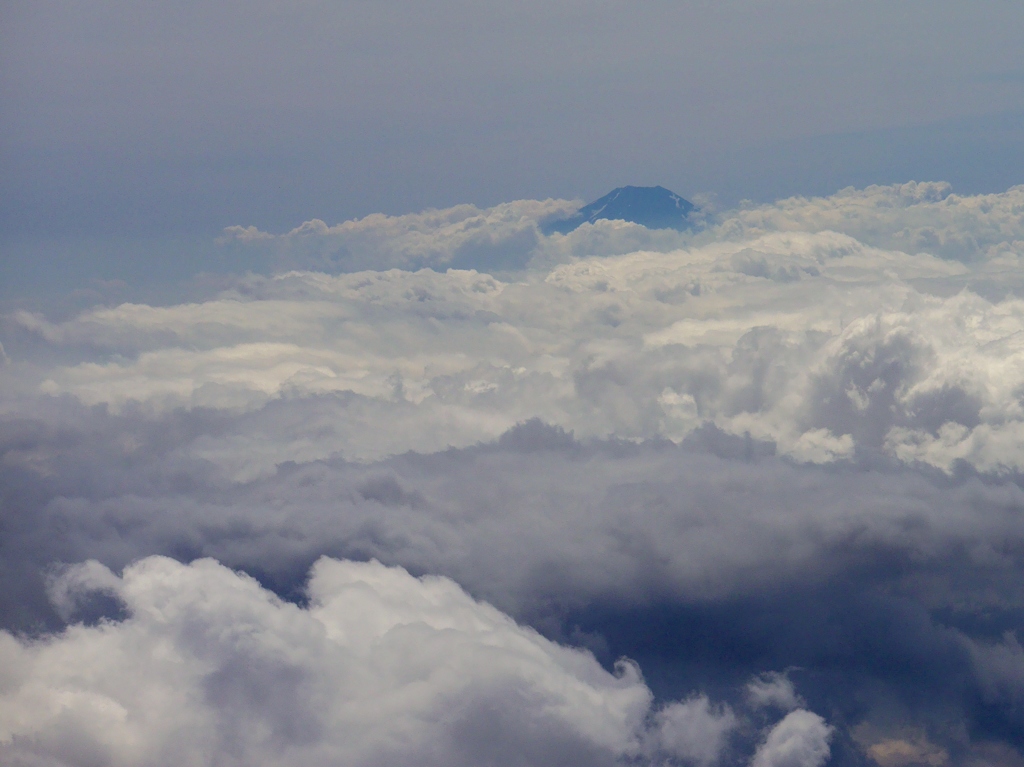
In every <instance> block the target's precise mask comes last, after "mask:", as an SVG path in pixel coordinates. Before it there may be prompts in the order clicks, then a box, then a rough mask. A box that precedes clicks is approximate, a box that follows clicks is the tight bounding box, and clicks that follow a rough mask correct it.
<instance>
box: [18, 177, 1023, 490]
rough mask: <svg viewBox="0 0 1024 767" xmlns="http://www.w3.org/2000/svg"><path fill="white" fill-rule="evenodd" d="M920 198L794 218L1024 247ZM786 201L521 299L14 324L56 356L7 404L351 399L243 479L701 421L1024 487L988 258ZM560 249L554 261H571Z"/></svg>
mask: <svg viewBox="0 0 1024 767" xmlns="http://www.w3.org/2000/svg"><path fill="white" fill-rule="evenodd" d="M908 189H910V192H908V191H907V190H906V189H904V188H902V187H901V188H889V187H886V188H884V189H882V188H879V189H870V190H865V191H864V192H863V193H856V194H855V193H853V192H844V193H841V194H840V195H837V196H836V197H835V198H828V199H826V200H813V201H804V202H803V203H801V204H802V205H804V206H805V207H806V206H811V208H814V209H815V210H817V208H823V209H826V210H829V211H839V212H838V213H835V215H836V216H839V218H840V219H842V220H843V221H847V220H848V221H853V222H856V221H860V220H861V218H863V217H864V216H866V215H867V213H864V211H865V210H867V211H875V212H876V213H877V212H878V211H883V212H886V213H885V215H886V216H890V218H891V217H892V216H895V218H891V220H890V218H886V219H884V220H875V219H872V221H873V222H874V223H871V224H870V226H871V227H875V229H877V230H878V231H896V229H894V227H897V228H898V227H899V226H901V223H900V222H901V221H902V219H900V218H899V215H902V214H900V211H904V212H906V211H911V212H912V213H913V215H914V216H927V215H934V216H936V217H938V218H937V219H936V220H937V221H938V220H940V219H941V220H943V221H944V220H946V219H944V218H942V217H943V216H952V215H953V213H950V210H952V209H957V210H959V208H960V207H964V208H966V209H967V210H968V212H967V213H962V215H961V214H960V213H958V214H956V216H954V219H955V220H960V218H958V217H957V216H959V217H961V218H962V217H963V216H968V218H970V217H971V216H973V218H971V220H972V221H973V220H975V219H978V220H981V219H984V217H985V216H986V215H988V216H990V217H992V220H991V221H988V219H985V220H986V221H988V223H987V224H985V225H986V226H988V227H989V228H990V229H992V230H993V231H999V232H1001V233H1002V234H1004V235H1006V236H1007V237H1010V236H1016V235H1015V234H1014V232H1016V231H1017V230H1016V229H1014V228H1013V227H1014V226H1017V224H1015V223H1013V222H1014V221H1017V219H1018V218H1019V216H1017V214H1016V213H1014V212H1013V211H1015V210H1016V207H1015V206H1016V205H1017V202H1016V200H1017V198H1018V197H1019V196H1020V194H1021V192H1020V191H1019V190H1017V189H1014V190H1010V191H1009V192H1006V193H1005V194H1004V195H1001V196H1000V195H996V196H991V197H992V199H991V200H989V199H987V198H986V199H985V200H979V199H976V198H951V197H949V196H947V197H945V198H942V197H941V195H938V193H934V194H933V193H932V192H928V189H930V187H929V188H925V187H920V188H919V187H913V188H909V187H908ZM922 189H924V191H923V192H922V191H921V190H922ZM933 191H934V190H933ZM911 192H913V194H911ZM908 195H910V196H909V197H908ZM933 198H934V199H933ZM531 205H532V206H533V207H530V206H531ZM551 205H554V203H550V204H549V203H535V204H534V203H530V204H529V205H528V204H527V203H525V202H523V203H509V204H508V205H507V206H504V207H502V206H499V207H498V208H495V209H491V210H490V211H476V209H472V210H470V209H469V208H466V209H465V210H463V209H462V208H459V209H452V210H450V211H430V212H427V213H424V214H417V215H414V216H411V217H399V218H393V217H392V218H389V217H384V216H377V217H370V219H363V220H360V221H359V222H347V223H346V224H343V225H339V227H340V228H330V227H326V228H324V227H312V226H311V227H306V229H302V230H301V231H299V230H297V233H293V234H292V235H288V236H289V237H293V236H294V237H300V238H301V237H314V238H323V237H333V236H335V235H334V234H330V233H331V232H333V231H334V230H335V229H337V231H338V232H340V233H346V232H356V233H359V232H362V233H363V234H360V236H363V235H364V234H365V236H367V237H369V236H370V234H367V233H373V234H372V236H373V237H374V238H377V239H375V240H374V242H378V240H379V243H378V244H379V245H380V247H381V248H393V249H395V252H396V253H397V252H405V251H403V250H402V248H406V246H407V245H408V243H407V239H408V238H410V237H411V238H413V240H415V242H417V243H420V244H419V245H416V248H421V249H425V250H423V252H424V253H425V252H427V251H428V250H430V249H431V248H435V245H427V244H424V243H425V242H426V241H428V240H429V241H431V242H433V240H434V239H437V238H440V240H444V241H445V242H448V241H449V240H450V241H451V242H454V243H461V242H463V240H464V238H465V237H470V236H471V234H472V233H474V232H475V233H476V234H472V236H473V237H477V236H478V235H479V236H484V235H482V234H480V232H485V231H486V232H491V234H487V235H486V236H487V237H499V234H500V231H504V229H503V228H502V227H507V226H513V225H514V226H519V223H516V222H523V221H526V222H527V223H524V224H522V225H523V226H527V225H528V226H529V227H534V228H535V223H536V219H537V217H538V216H540V214H541V212H543V211H546V210H548V208H549V207H551ZM795 205H797V203H796V202H794V201H783V202H782V203H779V204H778V205H777V206H776V207H774V208H771V211H774V213H772V216H775V218H778V217H779V216H782V217H783V218H784V219H785V220H779V221H776V220H775V218H772V216H768V213H767V212H766V211H767V209H764V210H762V213H763V214H764V216H763V217H762V218H764V220H765V221H769V222H771V221H774V222H775V223H772V224H771V226H769V225H768V224H765V223H764V221H762V222H761V224H759V226H760V227H761V228H760V229H758V228H757V227H754V226H753V225H751V226H750V227H746V228H743V227H740V228H739V229H736V227H732V228H730V226H727V225H725V224H723V225H722V226H721V227H719V228H717V229H715V228H712V229H709V230H707V231H705V232H704V233H702V234H700V235H697V236H696V237H694V236H691V235H684V234H679V233H669V234H670V235H671V236H673V237H677V236H678V237H682V238H683V239H682V240H678V237H677V241H676V242H675V243H674V244H672V246H671V249H668V250H665V251H659V250H657V249H655V250H637V251H628V252H625V253H622V254H620V255H605V256H589V257H585V258H576V257H574V256H572V254H571V253H569V252H565V253H563V254H562V255H561V256H559V257H557V258H554V260H553V261H551V262H550V263H551V264H553V265H549V266H547V267H543V268H541V266H539V264H540V262H539V261H538V262H536V264H535V267H534V268H533V269H531V270H529V271H527V272H524V273H522V274H521V275H520V278H517V279H518V281H502V280H499V279H496V278H494V277H492V276H490V275H488V274H482V273H479V272H476V271H473V270H454V269H452V270H448V271H446V272H437V271H432V270H428V269H424V270H420V271H416V272H410V271H400V270H396V269H392V270H390V271H373V272H357V273H353V274H342V275H333V276H332V275H328V274H323V273H317V272H289V273H285V274H280V275H276V276H273V277H249V278H245V279H242V280H240V281H239V282H238V283H237V285H236V287H235V288H234V289H232V290H229V291H226V292H224V293H223V294H222V295H220V296H218V297H216V298H213V299H211V300H208V301H205V302H202V303H193V304H180V305H176V306H165V307H153V306H146V305H141V304H123V305H121V306H117V307H97V308H95V309H92V310H89V311H86V312H84V313H82V314H80V315H79V316H77V317H74V318H72V319H70V320H66V321H63V322H53V321H50V320H48V319H47V318H45V317H42V316H39V315H34V314H30V313H26V312H21V313H20V314H17V315H16V316H14V317H12V318H10V323H11V325H12V327H16V328H18V331H19V332H22V333H30V334H34V335H35V337H36V338H38V339H39V340H41V341H44V342H45V343H46V344H47V346H48V351H47V353H48V354H50V355H56V356H51V357H50V358H49V361H47V362H45V363H44V362H42V359H43V358H42V357H40V358H39V359H38V360H36V358H35V357H34V356H33V355H32V354H29V355H28V356H27V357H25V356H22V357H20V358H19V356H18V355H17V354H15V356H14V357H13V358H12V360H13V361H12V363H11V364H9V365H6V366H4V368H3V370H2V371H0V375H2V376H3V377H4V378H5V380H7V381H8V382H9V384H10V385H9V390H10V391H11V392H15V393H17V396H14V397H12V398H7V399H6V400H5V401H4V402H3V403H0V406H2V407H3V408H4V410H6V411H7V412H14V411H18V412H24V411H25V409H26V408H29V409H32V408H33V407H34V406H33V404H32V403H33V402H34V401H35V400H37V399H38V394H43V395H47V396H52V395H60V394H70V395H72V396H74V397H76V398H78V399H79V400H81V401H82V402H84V403H86V404H90V405H96V404H100V405H106V406H109V407H111V408H113V409H115V410H118V409H123V408H125V407H132V406H135V405H138V406H140V407H141V408H142V409H143V410H147V411H149V412H153V413H159V412H166V411H167V410H169V409H173V408H176V407H185V408H196V407H210V408H219V409H226V410H232V411H243V412H244V411H252V410H255V409H258V408H261V407H263V406H264V405H265V404H267V403H268V402H272V401H278V400H281V401H295V400H297V399H302V398H309V397H315V396H319V395H325V394H332V395H335V394H336V395H344V396H346V397H347V398H348V400H347V401H348V404H347V405H346V406H345V407H344V408H340V409H335V410H334V411H333V412H331V413H330V416H329V418H330V424H331V427H330V429H314V430H313V432H312V433H307V434H306V435H304V436H303V438H302V439H301V440H295V439H293V440H289V441H287V442H285V443H282V441H281V440H279V439H271V440H270V441H269V442H268V441H267V440H266V439H265V438H264V436H261V437H260V439H259V440H258V441H257V443H255V444H254V445H253V446H251V448H246V447H245V445H243V444H242V443H240V442H237V441H235V442H223V441H221V442H218V441H216V440H213V439H206V440H205V442H204V444H203V445H201V446H199V445H197V446H196V451H197V452H196V455H200V456H203V457H205V458H208V459H211V460H214V461H217V462H218V463H220V464H221V465H222V466H223V467H224V469H225V471H227V472H230V474H231V476H233V477H235V478H237V479H242V478H246V477H249V478H251V477H255V476H260V475H262V474H265V473H266V472H268V471H272V470H273V468H274V466H276V465H278V464H280V463H281V462H283V461H286V460H308V459H310V458H315V457H326V456H330V455H335V454H339V453H340V454H343V455H345V456H347V457H351V458H356V459H361V460H368V459H374V458H378V457H381V456H384V455H388V454H392V453H400V452H403V451H405V450H409V449H412V450H420V451H432V450H438V449H443V448H444V447H447V446H450V445H451V446H465V445H468V444H472V443H474V442H476V441H479V440H487V439H492V438H494V437H496V436H497V435H499V434H500V433H502V432H503V431H505V430H506V429H508V428H509V427H510V426H512V425H513V424H515V423H516V422H519V421H523V420H526V419H528V418H531V417H541V418H542V419H544V420H546V421H548V422H550V423H554V424H558V425H560V426H563V427H564V428H566V429H571V430H573V431H574V432H575V433H576V434H577V435H578V436H580V437H609V436H615V437H620V438H626V439H643V438H651V437H668V438H671V439H674V440H680V439H683V438H684V437H685V436H686V434H687V433H689V432H690V431H692V430H693V429H694V428H696V427H697V426H699V425H700V424H701V423H702V422H711V423H714V424H715V425H716V426H718V427H719V428H721V429H723V430H725V431H726V432H729V433H733V434H738V435H742V434H745V433H747V432H749V433H750V434H751V435H753V436H754V437H756V438H759V439H765V440H770V441H773V442H775V443H777V445H778V448H779V450H780V451H781V452H782V453H784V454H787V455H789V456H791V457H792V458H794V459H795V460H798V461H802V462H813V463H822V462H824V463H829V462H835V461H838V460H849V459H851V458H854V457H856V456H857V455H859V454H862V453H864V452H865V451H867V452H882V453H885V454H887V455H889V456H892V457H895V458H897V459H899V460H903V461H907V462H923V463H927V464H931V465H933V466H936V467H939V468H941V469H943V470H945V471H952V469H953V467H954V466H955V464H956V462H957V461H966V462H968V463H970V464H973V465H974V466H975V467H977V468H978V469H979V470H982V471H986V472H1003V471H1016V470H1019V469H1021V468H1022V467H1024V437H1022V435H1024V427H1022V426H1021V424H1024V410H1022V408H1021V405H1020V400H1019V396H1018V395H1019V392H1018V384H1017V382H1018V381H1019V380H1020V378H1021V375H1024V341H1022V339H1024V301H1022V300H1020V299H1018V298H1015V297H1013V296H1007V295H1005V291H1004V294H1003V295H1002V296H1000V297H998V298H997V297H995V296H992V295H990V293H991V291H990V289H989V288H991V281H992V280H994V279H995V277H994V276H993V275H994V274H995V273H993V272H990V269H991V268H993V264H996V262H999V263H1002V262H1001V261H999V258H996V257H994V256H993V257H992V258H991V259H989V260H985V259H984V258H981V260H978V259H975V262H972V263H971V264H969V265H965V264H963V263H960V262H957V261H948V260H943V259H940V258H936V257H934V256H932V255H928V254H927V253H926V252H923V251H922V252H919V253H917V254H914V255H910V254H907V253H905V252H901V251H898V250H883V249H879V248H876V247H873V246H869V245H865V244H864V243H862V242H860V241H858V240H856V239H854V238H853V237H851V236H849V235H847V234H839V233H836V232H832V231H828V230H823V231H819V232H817V233H807V232H800V231H789V230H787V227H789V226H795V224H793V223H792V222H793V221H797V222H800V221H805V220H809V219H808V217H810V216H811V213H810V212H806V211H805V212H804V213H801V214H800V215H799V216H797V215H796V214H795V213H793V212H792V210H793V206H795ZM815 206H817V207H815ZM921 206H924V207H923V208H921ZM929 206H931V207H929ZM935 206H938V207H935ZM463 207H465V206H463ZM556 207H557V206H556ZM801 210H802V209H801ZM986 210H988V211H989V213H985V212H984V211H986ZM530 211H532V212H530ZM894 211H895V212H894ZM748 214H750V215H753V214H752V213H750V211H746V212H743V211H741V212H740V213H738V214H737V215H740V216H741V217H742V216H747V215H748ZM830 215H831V214H830ZM872 215H874V214H872ZM878 215H881V213H878ZM906 215H908V216H909V215H911V213H907V214H906ZM785 216H789V218H785ZM858 216H859V217H860V218H858ZM1015 216H1016V218H1015ZM979 217H980V218H979ZM371 219H372V220H371ZM407 219H408V220H407ZM759 220H760V219H759ZM914 220H916V219H914ZM510 222H511V223H510ZM787 222H789V223H787ZM604 224H607V226H609V227H612V229H616V228H617V229H623V227H625V229H630V227H633V229H637V230H643V228H642V227H635V226H633V225H623V224H621V222H619V223H616V222H604ZM950 225H952V224H950ZM978 226H981V224H978ZM495 227H497V229H495ZM773 227H774V229H775V231H769V229H772V228H773ZM808 227H809V228H813V227H810V224H808ZM858 227H861V229H863V227H868V228H870V227H869V225H868V224H863V226H862V225H861V224H857V226H853V224H851V225H850V227H848V228H850V231H856V232H858V233H861V234H863V232H861V229H858ZM886 227H888V228H886ZM598 229H600V227H598V228H594V227H591V228H590V229H587V230H585V231H583V232H582V233H581V234H579V235H578V236H579V237H582V238H584V240H586V238H589V237H592V236H594V234H595V232H597V231H598ZM762 229H764V231H762ZM307 230H308V231H307ZM492 230H493V231H492ZM734 230H735V231H734ZM517 231H518V230H517ZM630 231H632V229H631V230H630ZM643 231H644V232H646V231H647V230H643ZM865 231H866V230H865ZM872 231H874V230H872ZM900 231H902V230H900ZM986 231H988V230H986ZM495 232H498V233H497V234H496V233H495ZM648 234H650V233H648ZM338 236H341V234H339V235H338ZM345 236H349V235H348V234H345ZM353 236H354V235H353ZM501 236H504V235H501ZM575 236H577V233H575V232H574V233H573V234H572V235H570V237H575ZM652 236H653V235H652ZM659 236H660V235H659ZM666 236H668V235H666ZM865 236H866V235H865ZM993 236H994V235H993ZM1020 236H1021V238H1022V239H1021V241H1024V230H1021V232H1020ZM558 237H561V235H556V236H555V238H548V239H549V240H550V241H551V242H552V243H554V244H553V245H551V247H556V246H557V247H567V246H566V245H565V243H566V242H567V240H565V238H563V239H562V240H558V241H557V242H556V241H555V240H556V239H557V238H558ZM432 238H433V239H432ZM687 238H688V239H687ZM876 239H877V238H876ZM413 240H409V242H412V241H413ZM440 240H439V241H440ZM421 241H422V242H421ZM582 241H583V240H581V242H582ZM402 243H406V244H405V245H403V244H402ZM622 244H623V243H620V245H622ZM681 244H682V245H685V249H679V247H680V245H681ZM889 244H890V245H891V244H892V243H889ZM626 245H628V246H629V247H634V246H635V243H626ZM408 247H409V248H412V247H413V246H412V245H408ZM444 247H448V245H445V246H444ZM452 247H456V246H455V245H452ZM458 247H461V245H459V246H458ZM544 247H547V245H544ZM1008 247H1009V246H1008ZM436 248H441V245H437V246H436ZM436 248H435V250H436ZM618 249H620V248H612V250H613V251H614V250H618ZM414 250H415V248H414ZM442 250H443V248H442ZM410 252H412V251H410ZM416 252H420V251H416ZM430 252H434V251H430ZM437 252H441V251H440V250H438V251H437ZM445 252H446V253H447V252H448V251H445ZM538 252H539V251H538ZM445 258H448V257H447V256H445ZM538 258H539V257H538ZM1000 258H1002V257H1001V256H1000ZM567 259H568V260H567ZM449 260H450V259H449ZM442 262H444V259H442ZM1004 266H1005V264H1004ZM1004 266H1000V267H999V268H1000V269H1002V268H1004ZM979 281H980V282H979ZM986 281H989V282H986ZM979 285H980V286H981V287H983V288H985V289H984V290H981V292H974V291H973V290H972V287H977V286H979ZM985 286H988V287H985ZM1009 286H1010V287H1012V283H1009ZM979 290H980V288H979ZM983 294H984V295H983ZM985 295H989V297H987V298H986V297H985ZM33 390H34V391H35V392H36V394H35V395H33V394H32V393H31V392H32V391H33ZM133 403H134V404H133ZM325 415H326V414H325ZM317 434H320V435H321V436H316V435H317Z"/></svg>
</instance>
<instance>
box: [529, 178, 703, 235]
mask: <svg viewBox="0 0 1024 767" xmlns="http://www.w3.org/2000/svg"><path fill="white" fill-rule="evenodd" d="M694 210H696V207H695V206H694V204H693V203H691V202H689V201H688V200H684V199H683V198H682V197H680V196H679V195H678V194H676V193H675V192H670V191H669V190H668V189H666V188H665V187H663V186H620V187H619V188H618V189H613V190H612V191H610V192H609V193H608V194H606V195H605V196H604V197H602V198H600V199H599V200H594V202H592V203H590V204H589V205H584V206H583V207H582V208H580V209H579V210H578V211H576V212H575V213H573V214H572V215H571V216H567V217H566V218H560V219H558V220H557V221H549V222H548V223H546V224H544V225H543V226H542V227H541V229H542V231H543V232H544V233H545V234H552V233H553V232H559V233H561V234H568V233H569V232H571V231H572V230H573V229H575V228H576V227H578V226H580V225H581V224H585V223H591V224H592V223H594V222H595V221H598V220H600V219H602V218H604V219H614V220H621V221H631V222H633V223H634V224H640V225H642V226H646V227H647V228H648V229H688V228H689V227H690V222H689V219H688V217H689V215H690V213H692V212H693V211H694Z"/></svg>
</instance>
